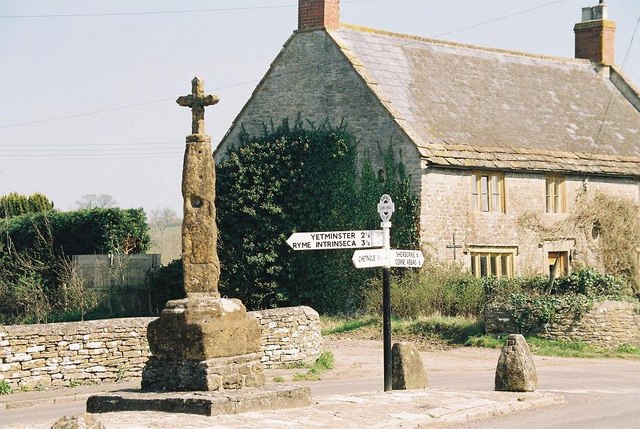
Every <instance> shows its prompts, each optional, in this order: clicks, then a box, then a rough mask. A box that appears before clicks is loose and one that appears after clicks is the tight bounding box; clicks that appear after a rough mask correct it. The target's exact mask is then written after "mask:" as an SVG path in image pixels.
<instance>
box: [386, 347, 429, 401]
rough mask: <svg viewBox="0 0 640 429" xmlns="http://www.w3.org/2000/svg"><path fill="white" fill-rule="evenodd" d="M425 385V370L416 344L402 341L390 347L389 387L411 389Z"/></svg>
mask: <svg viewBox="0 0 640 429" xmlns="http://www.w3.org/2000/svg"><path fill="white" fill-rule="evenodd" d="M427 387H429V380H428V379H427V371H426V370H425V369H424V365H423V363H422V358H420V353H418V349H416V346H414V345H413V344H411V343H407V342H404V341H403V342H400V343H395V344H394V345H393V347H392V348H391V388H392V389H393V390H412V389H426V388H427Z"/></svg>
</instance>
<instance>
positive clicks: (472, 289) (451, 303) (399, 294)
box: [364, 261, 485, 318]
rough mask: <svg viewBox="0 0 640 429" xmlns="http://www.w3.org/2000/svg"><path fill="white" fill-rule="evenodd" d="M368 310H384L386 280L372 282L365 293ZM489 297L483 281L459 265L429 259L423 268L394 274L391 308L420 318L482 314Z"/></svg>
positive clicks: (399, 314)
mask: <svg viewBox="0 0 640 429" xmlns="http://www.w3.org/2000/svg"><path fill="white" fill-rule="evenodd" d="M364 297H365V310H366V311H367V312H369V313H371V314H377V313H380V311H381V308H382V283H381V282H380V281H379V280H377V279H376V280H375V281H371V282H370V284H369V287H368V288H367V289H366V291H365V292H364ZM484 303H485V297H484V291H483V288H482V285H481V282H480V280H478V279H476V278H475V277H473V276H472V275H471V274H470V273H468V272H467V271H466V270H464V269H463V268H462V267H461V266H460V265H458V264H447V263H441V262H436V261H427V262H425V267H424V268H423V269H422V270H415V271H409V272H408V273H406V274H405V275H403V276H398V277H393V280H392V284H391V307H392V312H393V314H394V315H395V316H398V317H406V318H416V317H419V316H429V315H432V314H440V315H444V316H476V317H477V316H480V315H481V313H482V310H483V308H484Z"/></svg>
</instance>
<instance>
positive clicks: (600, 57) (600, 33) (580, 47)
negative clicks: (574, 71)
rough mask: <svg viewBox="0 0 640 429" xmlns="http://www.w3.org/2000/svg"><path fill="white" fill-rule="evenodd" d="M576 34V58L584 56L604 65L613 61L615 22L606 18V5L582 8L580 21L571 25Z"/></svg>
mask: <svg viewBox="0 0 640 429" xmlns="http://www.w3.org/2000/svg"><path fill="white" fill-rule="evenodd" d="M573 32H574V33H575V35H576V58H586V59H588V60H591V61H593V62H594V63H598V64H602V65H605V66H610V65H613V63H614V56H613V51H614V49H613V48H614V47H613V45H614V35H615V32H616V23H615V22H613V21H609V20H608V19H607V5H606V4H605V3H604V0H600V3H599V4H598V5H597V6H591V7H583V8H582V22H579V23H577V24H576V25H575V26H574V27H573Z"/></svg>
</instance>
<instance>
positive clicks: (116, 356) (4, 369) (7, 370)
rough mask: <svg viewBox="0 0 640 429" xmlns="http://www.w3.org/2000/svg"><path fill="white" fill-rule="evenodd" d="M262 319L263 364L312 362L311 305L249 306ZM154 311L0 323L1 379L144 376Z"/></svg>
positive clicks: (17, 382) (63, 382) (73, 381)
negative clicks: (86, 318) (83, 319)
mask: <svg viewBox="0 0 640 429" xmlns="http://www.w3.org/2000/svg"><path fill="white" fill-rule="evenodd" d="M249 314H250V315H253V316H254V317H255V318H256V319H258V321H259V322H260V328H261V351H262V357H261V361H262V363H263V365H264V366H265V367H268V368H270V367H276V366H278V365H281V364H283V363H292V362H310V361H313V360H314V359H315V358H317V357H318V355H319V354H320V348H321V344H322V337H321V335H320V318H319V315H318V313H317V312H316V311H315V310H313V309H312V308H310V307H290V308H280V309H273V310H263V311H257V312H249ZM152 320H155V318H153V317H141V318H125V319H108V320H93V321H88V322H68V323H49V324H40V325H11V326H0V380H5V381H6V382H7V383H9V385H10V386H11V387H12V388H13V389H20V388H23V389H36V388H47V387H69V386H75V385H79V384H84V383H101V382H113V381H119V380H125V379H130V378H136V377H140V375H141V373H142V368H143V367H144V364H145V363H146V361H147V359H148V358H149V345H148V343H147V325H148V324H149V322H151V321H152Z"/></svg>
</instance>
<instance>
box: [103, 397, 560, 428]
mask: <svg viewBox="0 0 640 429" xmlns="http://www.w3.org/2000/svg"><path fill="white" fill-rule="evenodd" d="M563 403H565V399H564V397H563V396H560V395H557V394H552V393H541V392H531V393H513V392H491V391H488V392H484V391H483V392H481V391H453V390H451V391H450V390H420V391H392V392H386V393H385V392H370V393H360V394H354V395H333V396H327V397H324V398H321V399H318V400H316V401H315V403H314V404H313V405H312V406H310V407H304V408H295V409H281V410H272V411H261V412H248V413H243V414H236V415H220V416H214V417H205V416H197V415H185V414H173V413H160V412H118V413H106V414H99V415H97V417H98V418H99V419H100V421H102V422H103V423H104V425H105V427H107V428H108V429H139V428H147V429H156V428H157V429H160V428H167V427H180V429H199V428H220V429H227V428H228V429H254V428H256V427H261V428H273V429H285V428H287V429H289V428H291V427H305V428H335V427H349V428H397V427H403V428H425V427H434V426H446V425H448V424H456V423H457V424H460V423H464V422H467V421H469V420H473V419H480V418H484V417H489V416H495V415H504V414H510V413H513V412H518V411H525V410H529V409H532V408H537V407H546V406H552V405H559V404H563Z"/></svg>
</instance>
